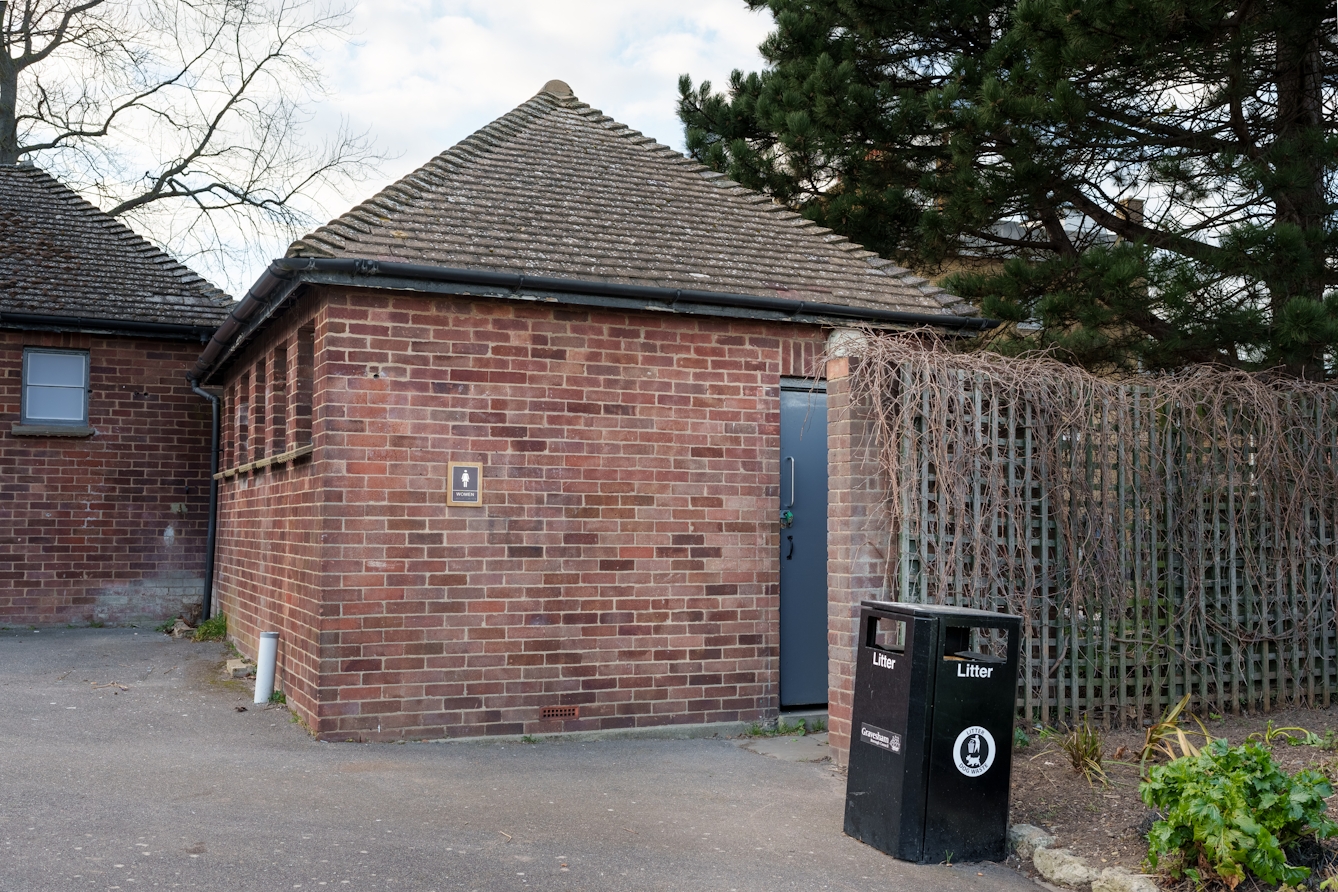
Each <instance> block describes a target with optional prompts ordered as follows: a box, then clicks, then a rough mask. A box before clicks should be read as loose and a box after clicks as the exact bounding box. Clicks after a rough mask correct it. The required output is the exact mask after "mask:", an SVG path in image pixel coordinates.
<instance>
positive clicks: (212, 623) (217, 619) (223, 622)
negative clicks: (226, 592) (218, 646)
mask: <svg viewBox="0 0 1338 892" xmlns="http://www.w3.org/2000/svg"><path fill="white" fill-rule="evenodd" d="M226 637H228V617H227V615H226V614H222V613H220V614H219V615H218V616H211V617H209V619H207V620H205V621H204V622H202V623H200V624H199V625H198V626H196V628H195V640H196V641H222V640H223V639H224V638H226Z"/></svg>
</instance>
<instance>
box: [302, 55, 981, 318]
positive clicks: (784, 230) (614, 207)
mask: <svg viewBox="0 0 1338 892" xmlns="http://www.w3.org/2000/svg"><path fill="white" fill-rule="evenodd" d="M289 257H311V258H330V259H348V260H368V261H379V262H401V263H414V264H427V265H434V266H441V267H451V268H458V269H465V270H480V271H500V272H511V273H521V274H525V275H533V276H545V277H555V278H563V279H575V280H581V281H587V282H601V283H610V284H619V285H641V286H653V287H659V288H674V289H680V288H681V289H693V290H694V291H716V292H725V293H731V294H742V295H754V296H760V297H770V298H788V299H792V300H794V301H796V302H801V301H803V302H817V303H823V304H829V305H841V306H848V307H859V308H870V309H880V310H895V311H902V312H909V313H917V314H934V315H944V316H965V315H974V314H975V312H976V311H975V309H974V308H973V307H971V305H970V304H968V303H966V302H965V301H962V300H960V299H959V298H957V297H955V296H953V295H951V294H949V293H947V292H946V291H944V290H943V289H941V288H939V287H937V286H936V285H934V284H933V283H931V282H929V281H928V280H926V279H922V278H919V277H917V276H915V275H913V274H912V273H910V272H909V271H907V270H905V269H903V268H901V267H898V266H896V265H894V264H892V263H891V262H890V261H887V260H884V259H882V258H880V257H878V256H877V255H876V254H874V253H872V252H870V251H866V250H864V249H863V248H862V247H860V246H859V245H856V244H854V243H852V242H850V241H849V240H847V239H846V238H845V237H843V236H839V235H836V234H835V233H833V232H832V231H831V230H828V229H824V228H822V227H820V226H817V225H816V224H814V223H813V222H812V221H810V220H808V219H806V218H804V217H801V216H800V215H798V214H795V213H793V212H792V211H790V210H788V209H785V208H783V207H779V206H777V205H775V204H774V203H773V202H772V201H771V200H770V199H769V198H767V197H765V196H763V195H759V194H758V193H756V192H753V191H751V190H749V189H746V188H744V187H743V186H740V185H739V184H737V183H735V182H733V181H731V180H729V179H727V178H725V177H724V176H722V175H721V174H719V173H716V172H714V171H712V170H710V169H708V168H706V167H704V166H703V165H701V164H699V163H697V162H696V161H692V160H690V159H688V158H685V157H684V156H683V155H681V154H679V153H678V152H675V151H673V150H672V149H670V148H668V147H667V146H663V145H660V144H658V143H656V142H655V141H654V140H653V139H650V138H649V137H646V136H643V135H642V134H640V133H638V132H637V131H635V130H632V129H630V128H629V127H627V126H626V125H624V124H620V123H618V122H617V121H614V120H613V119H612V118H610V117H608V116H607V115H605V114H603V113H602V112H600V111H598V110H596V109H593V108H591V107H590V106H588V105H586V104H585V103H584V102H581V101H580V100H579V99H577V98H576V97H575V96H574V95H573V94H572V91H571V89H570V88H569V87H568V86H567V85H566V84H564V83H562V82H561V81H550V82H549V83H548V84H546V85H545V86H544V89H543V90H542V91H541V92H540V93H539V94H538V95H536V96H535V97H534V98H533V99H531V100H530V101H528V102H526V103H524V104H523V105H521V106H520V107H518V108H516V109H515V110H514V111H512V112H510V113H509V114H506V115H504V116H503V117H501V118H499V119H498V120H496V121H494V122H493V123H491V124H489V125H488V126H486V127H484V128H483V129H482V130H479V131H478V132H477V133H475V134H473V135H472V136H470V137H468V138H467V139H465V140H464V141H463V142H461V143H459V144H458V145H456V146H455V147H453V148H451V149H449V150H447V151H445V152H443V153H442V154H440V155H438V156H437V157H436V158H434V159H432V160H431V161H430V162H428V163H427V164H426V165H424V166H423V167H421V168H419V169H418V170H416V171H414V172H413V173H411V174H410V175H408V176H407V177H405V178H404V179H402V180H400V181H399V182H397V183H395V184H394V185H392V186H389V187H388V188H386V189H384V190H382V191H381V192H380V193H379V194H378V195H376V196H375V197H374V198H372V199H371V200H369V201H367V202H365V203H363V204H361V205H358V206H357V207H355V208H353V209H352V210H351V211H349V212H348V213H346V214H344V215H343V216H341V217H339V218H337V219H335V220H333V221H332V222H330V223H329V224H327V225H325V226H322V227H321V228H320V229H317V230H316V231H315V232H313V233H311V234H310V235H307V236H306V237H304V238H302V239H300V240H298V241H296V242H294V243H293V245H292V246H291V248H290V249H289Z"/></svg>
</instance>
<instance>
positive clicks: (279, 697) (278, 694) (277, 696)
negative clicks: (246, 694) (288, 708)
mask: <svg viewBox="0 0 1338 892" xmlns="http://www.w3.org/2000/svg"><path fill="white" fill-rule="evenodd" d="M269 702H271V703H278V704H281V705H282V704H284V703H287V702H288V696H287V695H286V694H284V692H283V691H271V692H270V695H269Z"/></svg>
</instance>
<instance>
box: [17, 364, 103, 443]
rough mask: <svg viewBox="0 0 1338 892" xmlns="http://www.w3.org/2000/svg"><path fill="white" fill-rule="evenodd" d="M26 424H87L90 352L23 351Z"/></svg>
mask: <svg viewBox="0 0 1338 892" xmlns="http://www.w3.org/2000/svg"><path fill="white" fill-rule="evenodd" d="M21 415H22V423H23V424H44V425H45V424H60V425H71V426H82V425H87V424H88V353H87V352H86V351H83V350H48V349H46V348H39V347H28V348H26V349H24V351H23V405H22V412H21Z"/></svg>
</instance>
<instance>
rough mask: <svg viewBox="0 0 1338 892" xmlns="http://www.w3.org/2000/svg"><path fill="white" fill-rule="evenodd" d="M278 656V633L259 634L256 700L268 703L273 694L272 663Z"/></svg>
mask: <svg viewBox="0 0 1338 892" xmlns="http://www.w3.org/2000/svg"><path fill="white" fill-rule="evenodd" d="M278 656H279V633H278V632H261V633H260V652H259V653H257V654H256V700H255V702H257V703H268V702H269V698H270V695H271V694H273V693H274V663H275V661H276V660H277V658H278Z"/></svg>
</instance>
